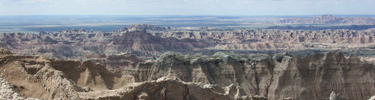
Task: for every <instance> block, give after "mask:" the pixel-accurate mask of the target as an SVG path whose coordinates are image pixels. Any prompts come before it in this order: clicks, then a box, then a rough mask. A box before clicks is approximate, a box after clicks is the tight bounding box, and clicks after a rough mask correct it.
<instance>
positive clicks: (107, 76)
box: [0, 54, 266, 100]
mask: <svg viewBox="0 0 375 100" xmlns="http://www.w3.org/2000/svg"><path fill="white" fill-rule="evenodd" d="M0 57H1V58H0V71H1V78H0V82H1V83H0V85H1V88H0V89H1V90H0V92H1V93H4V94H1V97H0V99H33V98H38V99H83V100H86V99H90V100H91V99H119V100H139V99H144V100H154V99H167V100H176V99H186V100H197V99H210V100H233V99H241V100H266V98H265V97H260V96H252V95H249V94H244V93H242V92H240V91H243V90H242V88H241V87H238V86H235V85H231V86H228V87H220V86H216V85H210V84H202V83H191V82H183V81H181V80H180V79H178V78H177V77H175V75H171V74H168V75H166V76H164V77H161V78H159V79H158V80H157V81H154V80H153V81H145V82H137V83H135V81H134V80H135V79H134V77H133V76H129V75H125V73H123V72H121V71H114V72H110V71H108V70H107V69H106V68H105V67H104V66H101V65H97V64H94V63H92V62H90V61H61V60H53V59H46V58H43V57H40V56H14V55H11V54H0Z"/></svg>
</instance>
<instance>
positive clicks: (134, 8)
mask: <svg viewBox="0 0 375 100" xmlns="http://www.w3.org/2000/svg"><path fill="white" fill-rule="evenodd" d="M374 4H375V0H0V15H226V16H258V15H321V14H334V15H375V11H374V10H375V6H374Z"/></svg>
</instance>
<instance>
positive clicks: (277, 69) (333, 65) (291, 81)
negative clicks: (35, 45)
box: [0, 52, 375, 100]
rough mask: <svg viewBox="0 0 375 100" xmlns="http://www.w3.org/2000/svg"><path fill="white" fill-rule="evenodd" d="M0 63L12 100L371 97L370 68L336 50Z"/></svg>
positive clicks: (6, 59) (8, 57)
mask: <svg viewBox="0 0 375 100" xmlns="http://www.w3.org/2000/svg"><path fill="white" fill-rule="evenodd" d="M0 64H1V66H0V70H1V73H2V74H3V76H2V79H3V81H1V82H3V83H2V84H4V86H5V88H2V90H4V91H8V92H4V93H7V94H10V95H15V98H18V97H17V96H19V97H22V98H27V97H30V98H39V99H59V98H60V99H124V100H128V99H129V98H132V99H137V98H138V99H146V100H147V98H157V99H188V100H189V99H190V100H193V99H217V100H228V99H229V100H231V99H242V100H251V99H253V100H262V99H266V98H267V99H270V100H277V99H288V100H292V99H297V100H301V99H302V100H304V99H330V98H336V99H341V100H365V99H369V98H370V97H371V96H373V95H374V94H375V91H374V90H375V87H374V83H375V80H374V78H373V77H375V76H374V75H373V74H372V72H373V71H374V70H375V69H374V68H375V65H374V64H370V63H367V62H363V61H361V60H360V59H359V58H358V57H356V56H354V55H350V56H348V57H346V56H344V55H343V53H340V52H329V53H324V54H314V55H308V56H306V57H303V58H301V57H296V56H293V55H291V54H289V53H282V54H277V55H273V56H270V55H259V54H250V55H242V56H241V55H236V54H234V53H230V54H226V53H221V52H219V53H216V54H214V55H211V56H207V55H201V54H196V55H179V54H175V53H172V52H169V53H166V54H164V55H162V56H161V57H160V58H158V59H157V60H155V61H152V62H140V63H138V64H132V66H131V67H125V68H123V69H121V70H116V71H108V70H107V69H106V68H105V67H104V66H102V65H98V64H94V63H93V62H91V61H62V60H53V59H46V58H43V57H40V56H15V55H12V54H1V60H0ZM7 82H8V83H7ZM7 84H9V85H11V86H12V88H11V89H9V85H7ZM6 86H8V88H6ZM9 91H10V92H9ZM12 91H13V92H12ZM15 92H16V93H18V94H15ZM333 92H334V93H333ZM8 97H9V96H8Z"/></svg>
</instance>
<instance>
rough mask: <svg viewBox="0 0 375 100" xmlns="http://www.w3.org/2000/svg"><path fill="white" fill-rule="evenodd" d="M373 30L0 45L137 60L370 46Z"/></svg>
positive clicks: (102, 37) (26, 51)
mask: <svg viewBox="0 0 375 100" xmlns="http://www.w3.org/2000/svg"><path fill="white" fill-rule="evenodd" d="M146 26H147V25H146ZM146 26H145V27H146ZM147 27H151V26H147ZM124 30H125V29H124ZM374 34H375V31H373V29H369V30H362V31H356V30H320V31H303V30H298V31H297V30H271V29H270V30H252V29H228V30H218V29H217V30H204V31H202V30H193V31H184V30H181V31H178V30H174V31H160V32H159V31H158V32H155V31H146V30H142V29H141V30H138V29H136V30H133V31H121V32H119V31H113V32H98V33H46V34H31V33H1V34H0V46H1V47H5V48H8V49H9V50H11V51H13V53H14V54H18V55H41V56H43V57H47V58H54V59H62V60H67V59H75V60H88V59H89V60H91V58H93V57H94V58H95V56H96V57H99V58H100V59H106V57H110V56H112V55H118V54H134V55H136V56H137V57H139V58H141V59H152V58H156V57H158V56H160V55H161V54H163V53H164V52H167V51H174V52H179V53H183V54H195V53H201V52H202V51H207V52H217V50H230V51H234V52H237V53H238V52H240V51H242V50H245V51H251V50H261V51H259V52H263V51H264V50H285V51H286V50H305V49H324V50H327V49H328V50H337V49H340V48H349V49H352V48H359V47H369V46H373V45H375V41H374V38H375V37H374ZM215 50H216V51H215ZM203 53H205V52H203ZM263 53H266V51H265V52H263ZM211 54H212V53H211ZM211 54H210V55H211ZM100 59H93V60H100ZM102 62H105V61H101V62H100V63H101V64H103V65H104V64H105V63H102ZM110 62H111V61H110Z"/></svg>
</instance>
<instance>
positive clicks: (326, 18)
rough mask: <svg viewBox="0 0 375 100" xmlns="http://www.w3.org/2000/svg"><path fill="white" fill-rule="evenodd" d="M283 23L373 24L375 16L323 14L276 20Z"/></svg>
mask: <svg viewBox="0 0 375 100" xmlns="http://www.w3.org/2000/svg"><path fill="white" fill-rule="evenodd" d="M276 23H283V24H351V25H353V24H354V25H373V24H375V18H362V17H344V18H342V17H336V16H333V15H321V16H316V17H313V18H287V19H281V20H278V21H276Z"/></svg>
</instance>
